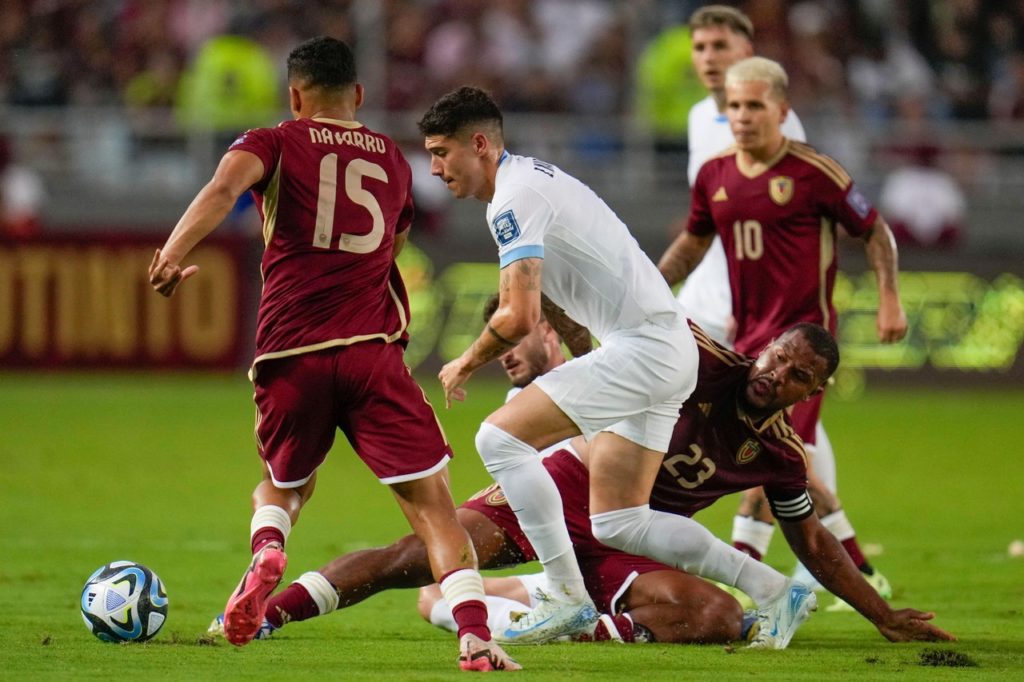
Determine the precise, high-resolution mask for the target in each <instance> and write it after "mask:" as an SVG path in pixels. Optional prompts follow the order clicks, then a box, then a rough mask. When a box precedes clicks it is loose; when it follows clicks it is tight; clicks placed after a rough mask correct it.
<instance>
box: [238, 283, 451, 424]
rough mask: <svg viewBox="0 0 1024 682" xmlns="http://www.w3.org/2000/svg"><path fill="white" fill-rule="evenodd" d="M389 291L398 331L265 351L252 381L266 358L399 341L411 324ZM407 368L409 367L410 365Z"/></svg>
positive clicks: (259, 358)
mask: <svg viewBox="0 0 1024 682" xmlns="http://www.w3.org/2000/svg"><path fill="white" fill-rule="evenodd" d="M388 292H389V293H390V294H391V300H392V301H394V303H395V305H397V306H398V319H399V323H400V324H399V327H398V330H397V331H395V332H393V333H391V334H385V333H384V332H377V333H375V334H361V335H359V336H349V337H346V338H343V339H331V340H330V341H322V342H320V343H314V344H312V345H309V346H300V347H298V348H289V349H287V350H276V351H273V352H271V353H264V354H263V355H260V356H257V358H256V359H255V360H253V361H252V366H251V367H250V368H249V381H252V380H253V379H255V378H256V365H258V364H259V363H261V362H263V361H264V360H276V359H278V358H289V357H292V356H293V355H303V354H305V353H315V352H317V351H321V350H325V349H327V348H336V347H339V346H351V345H353V344H356V343H362V342H363V341H375V340H378V339H379V340H382V341H384V343H394V342H395V341H398V340H399V339H400V338H402V333H403V332H404V331H405V328H406V327H407V326H409V321H408V320H407V319H406V317H405V308H404V307H403V306H402V301H401V300H400V299H399V298H398V294H397V293H396V292H395V290H394V288H393V287H392V286H391V283H390V282H389V283H388ZM406 369H408V367H407V368H406ZM422 390H423V389H422V388H421V389H420V391H422ZM423 400H427V396H426V394H423ZM434 419H437V415H436V414H435V415H434ZM440 425H441V423H440V422H438V426H440ZM441 435H442V437H444V431H443V430H442V433H441ZM444 438H445V443H446V444H447V442H448V439H447V437H444Z"/></svg>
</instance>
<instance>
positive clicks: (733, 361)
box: [690, 323, 750, 367]
mask: <svg viewBox="0 0 1024 682" xmlns="http://www.w3.org/2000/svg"><path fill="white" fill-rule="evenodd" d="M690 331H691V332H692V333H693V338H694V340H695V341H696V342H697V345H698V346H699V347H700V348H703V349H704V350H706V351H707V352H709V353H711V354H712V355H714V356H715V357H716V358H718V359H719V360H721V361H722V362H724V363H725V364H727V365H729V366H730V367H735V366H736V365H744V364H750V359H749V358H748V357H747V356H745V355H743V354H741V353H737V352H735V351H731V350H729V349H728V348H726V347H725V346H723V345H721V344H720V343H718V342H717V341H715V340H714V339H712V338H711V337H710V336H708V333H707V332H706V331H704V330H703V329H701V328H700V327H699V326H697V325H696V324H695V323H691V324H690Z"/></svg>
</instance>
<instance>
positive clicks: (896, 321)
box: [877, 300, 907, 343]
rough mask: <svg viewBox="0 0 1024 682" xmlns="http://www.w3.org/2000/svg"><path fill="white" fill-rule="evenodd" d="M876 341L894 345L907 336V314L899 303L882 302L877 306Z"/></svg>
mask: <svg viewBox="0 0 1024 682" xmlns="http://www.w3.org/2000/svg"><path fill="white" fill-rule="evenodd" d="M877 325H878V340H879V341H881V342H882V343H896V342H897V341H899V340H901V339H902V338H903V337H904V336H906V335H907V314H906V313H905V312H903V306H901V305H900V303H899V301H898V300H897V301H895V302H883V303H882V304H881V305H880V306H878V319H877Z"/></svg>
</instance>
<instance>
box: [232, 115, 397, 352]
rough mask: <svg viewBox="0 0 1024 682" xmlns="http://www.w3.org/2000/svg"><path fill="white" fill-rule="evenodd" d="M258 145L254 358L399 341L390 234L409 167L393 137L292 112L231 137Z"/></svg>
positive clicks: (240, 144) (245, 146) (240, 145)
mask: <svg viewBox="0 0 1024 682" xmlns="http://www.w3.org/2000/svg"><path fill="white" fill-rule="evenodd" d="M231 149H240V150H245V151H249V152H252V153H253V154H256V155H257V156H258V157H259V158H260V159H261V160H262V161H263V164H264V169H265V172H264V176H263V178H261V180H260V181H259V182H257V183H256V184H255V185H254V186H253V192H254V194H255V195H256V200H257V202H256V203H257V208H259V210H260V214H261V215H262V217H263V237H264V242H265V245H266V246H265V250H264V253H263V259H262V263H261V267H262V274H263V293H262V295H261V298H260V308H259V314H258V317H257V331H256V362H259V361H260V360H263V359H269V358H273V357H281V356H284V355H294V354H296V353H302V352H310V351H315V350H320V349H323V348H327V347H330V346H337V345H346V344H351V343H358V342H362V341H368V340H381V341H384V342H386V343H393V342H404V341H405V339H406V333H405V330H406V328H407V327H408V323H409V304H408V298H407V295H406V292H405V287H404V285H403V284H402V282H401V277H400V275H399V274H398V270H397V267H395V264H394V244H395V235H396V234H397V233H398V232H401V231H404V230H406V229H408V227H409V224H410V223H411V221H412V217H413V203H412V192H411V187H412V173H411V171H410V169H409V164H408V162H406V160H405V158H404V157H403V156H402V154H401V152H400V151H399V150H398V148H397V146H396V145H395V143H394V142H393V141H392V140H391V139H390V138H388V137H387V136H385V135H381V134H379V133H376V132H374V131H372V130H369V129H368V128H366V127H365V126H363V125H361V124H359V123H355V122H350V121H334V120H328V119H312V120H311V119H300V120H296V121H287V122H285V123H282V124H281V125H279V126H278V127H276V128H272V129H258V130H250V131H248V132H246V133H245V134H244V135H242V136H241V137H240V138H239V139H238V140H236V141H235V143H234V144H232V146H231Z"/></svg>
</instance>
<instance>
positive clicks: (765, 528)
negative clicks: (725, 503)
mask: <svg viewBox="0 0 1024 682" xmlns="http://www.w3.org/2000/svg"><path fill="white" fill-rule="evenodd" d="M774 534H775V526H774V525H773V524H771V523H765V522H764V521H758V520H757V519H754V518H751V517H749V516H734V517H733V519H732V541H733V543H737V542H742V543H743V544H745V545H748V546H750V547H753V548H754V551H756V552H757V553H758V554H760V555H761V556H762V557H763V556H764V555H765V554H767V553H768V545H770V544H771V541H772V535H774Z"/></svg>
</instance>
